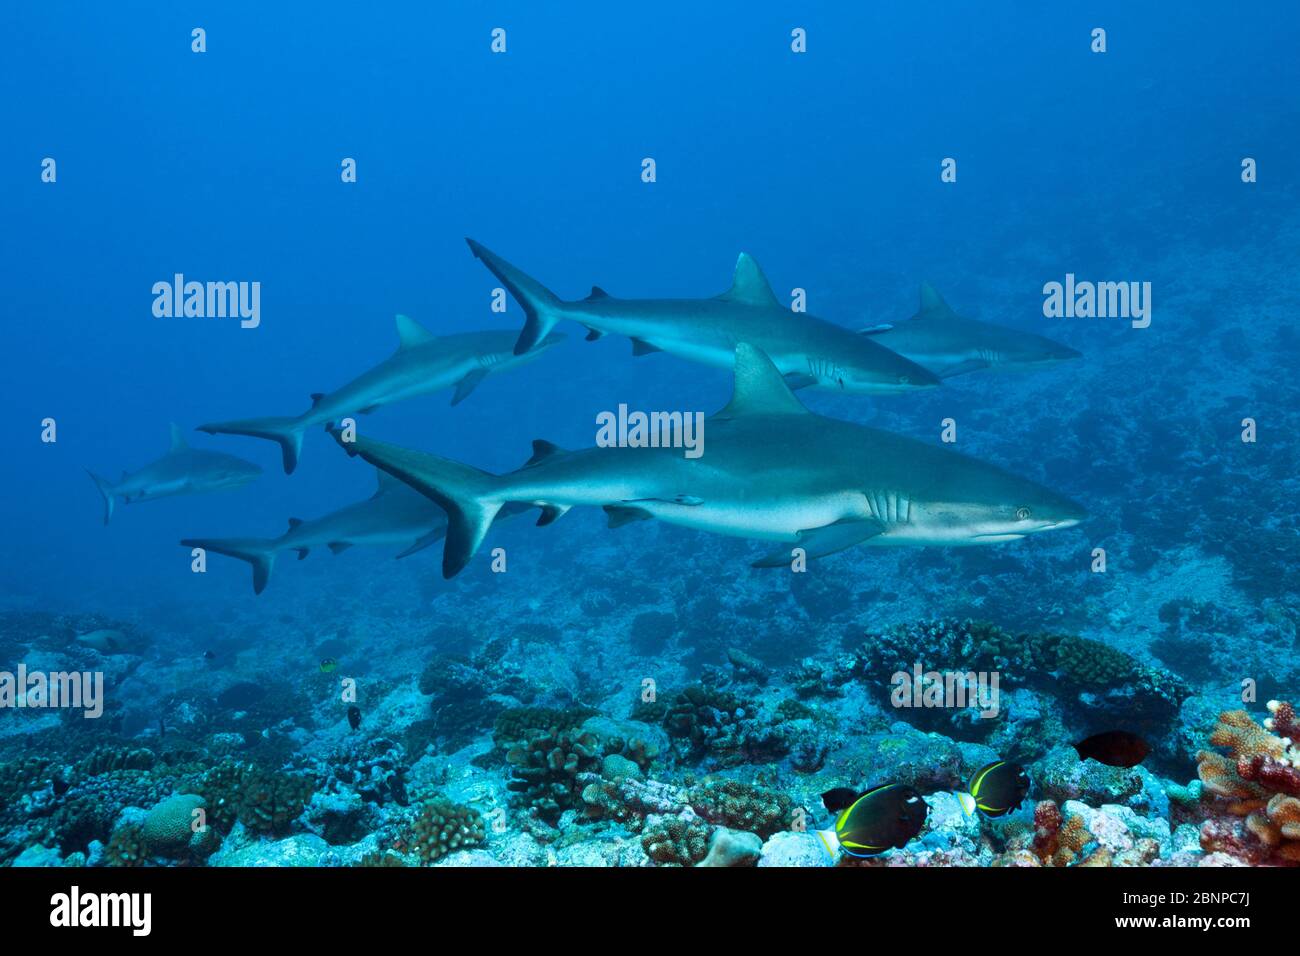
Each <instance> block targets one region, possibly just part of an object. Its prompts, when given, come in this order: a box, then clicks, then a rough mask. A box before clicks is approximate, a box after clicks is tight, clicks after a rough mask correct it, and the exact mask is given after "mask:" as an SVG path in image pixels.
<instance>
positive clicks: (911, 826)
mask: <svg viewBox="0 0 1300 956" xmlns="http://www.w3.org/2000/svg"><path fill="white" fill-rule="evenodd" d="M822 804H823V805H824V806H825V807H826V809H827V810H829V811H831V812H832V813H837V814H838V816H837V817H836V818H835V828H834V829H832V830H819V831H817V835H818V836H819V837H821V840H822V846H824V847H825V848H826V852H827V853H829V854H830V855H831V856H834V855H835V853H836V852H837V851H839V850H842V851H844V852H845V853H846V854H848V855H849V856H858V857H865V856H875V855H876V854H877V853H884V852H885V851H886V850H888V849H890V848H891V847H898V848H901V847H905V846H907V844H908V842H909V841H910V840H911V839H912V838H913V837H914V836H916V835H917V834H918V833H920V832H921V827H923V826H925V817H926V814H928V813H929V811H930V808H929V806H927V805H926V802H925V800H923V799H922V798H921V795H920V794H919V793H917V792H916V791H915V790H913V789H912V788H911V787H909V786H905V785H903V784H898V783H887V784H885V785H884V786H882V787H875V788H874V789H871V790H868V791H867V792H866V793H863V794H857V795H855V792H854V791H853V790H850V789H849V788H848V787H837V788H836V789H834V790H828V791H827V792H826V793H824V794H822Z"/></svg>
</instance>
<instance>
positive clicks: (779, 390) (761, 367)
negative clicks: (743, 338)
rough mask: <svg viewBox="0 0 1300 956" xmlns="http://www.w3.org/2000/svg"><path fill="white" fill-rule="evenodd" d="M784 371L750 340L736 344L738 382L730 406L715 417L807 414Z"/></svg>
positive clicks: (728, 404)
mask: <svg viewBox="0 0 1300 956" xmlns="http://www.w3.org/2000/svg"><path fill="white" fill-rule="evenodd" d="M807 414H808V409H806V408H804V407H803V405H801V404H799V399H797V398H795V397H794V392H792V391H790V386H789V385H788V384H786V381H785V378H784V377H783V376H782V375H781V372H780V370H779V369H777V367H776V366H775V365H774V364H773V363H772V360H771V359H770V358H768V357H767V354H766V353H765V352H764V351H763V350H762V349H759V348H755V347H754V346H752V345H750V344H749V343H748V342H741V343H739V344H738V345H737V346H736V384H735V386H734V389H733V391H732V393H731V401H730V402H728V403H727V407H726V408H724V409H723V410H722V411H720V412H718V414H716V415H715V416H713V417H714V418H718V419H728V418H740V417H741V416H743V415H807Z"/></svg>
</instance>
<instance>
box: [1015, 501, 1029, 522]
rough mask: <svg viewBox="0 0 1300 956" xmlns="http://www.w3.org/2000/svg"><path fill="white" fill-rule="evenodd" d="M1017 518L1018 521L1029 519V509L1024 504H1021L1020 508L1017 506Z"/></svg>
mask: <svg viewBox="0 0 1300 956" xmlns="http://www.w3.org/2000/svg"><path fill="white" fill-rule="evenodd" d="M1016 520H1017V521H1027V520H1029V509H1028V508H1026V507H1025V506H1024V505H1021V506H1020V507H1019V508H1017V509H1016Z"/></svg>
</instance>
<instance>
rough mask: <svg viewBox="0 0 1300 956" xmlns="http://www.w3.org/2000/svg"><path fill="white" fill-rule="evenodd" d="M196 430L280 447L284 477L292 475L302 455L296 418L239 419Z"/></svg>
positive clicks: (300, 430) (299, 429) (300, 426)
mask: <svg viewBox="0 0 1300 956" xmlns="http://www.w3.org/2000/svg"><path fill="white" fill-rule="evenodd" d="M198 430H199V431H201V432H207V433H208V434H209V435H251V436H252V437H253V438H266V439H269V440H270V441H273V442H276V443H277V444H278V445H279V446H280V458H281V460H282V461H283V462H284V473H285V474H286V475H292V474H293V470H294V469H295V468H297V467H298V456H299V455H300V454H301V453H302V431H303V426H302V424H301V422H300V421H299V420H298V419H296V418H241V419H239V420H237V421H233V422H212V423H210V424H207V425H200V426H199V428H198Z"/></svg>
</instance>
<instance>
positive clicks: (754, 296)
mask: <svg viewBox="0 0 1300 956" xmlns="http://www.w3.org/2000/svg"><path fill="white" fill-rule="evenodd" d="M718 298H719V299H725V300H726V301H727V302H741V303H744V304H745V305H762V306H776V305H778V303H777V301H776V296H775V295H773V294H772V287H771V286H770V285H768V284H767V277H766V276H764V275H763V270H762V269H760V268H759V266H758V263H757V262H755V261H754V257H753V256H751V255H750V254H749V253H748V252H742V253H741V254H740V258H739V259H737V260H736V274H735V275H734V276H733V277H732V280H731V288H730V289H728V290H727V291H726V292H724V293H722V295H720V296H718Z"/></svg>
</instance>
